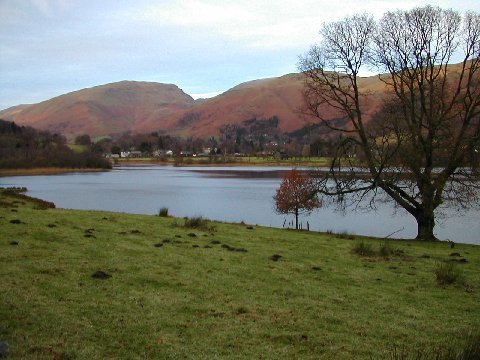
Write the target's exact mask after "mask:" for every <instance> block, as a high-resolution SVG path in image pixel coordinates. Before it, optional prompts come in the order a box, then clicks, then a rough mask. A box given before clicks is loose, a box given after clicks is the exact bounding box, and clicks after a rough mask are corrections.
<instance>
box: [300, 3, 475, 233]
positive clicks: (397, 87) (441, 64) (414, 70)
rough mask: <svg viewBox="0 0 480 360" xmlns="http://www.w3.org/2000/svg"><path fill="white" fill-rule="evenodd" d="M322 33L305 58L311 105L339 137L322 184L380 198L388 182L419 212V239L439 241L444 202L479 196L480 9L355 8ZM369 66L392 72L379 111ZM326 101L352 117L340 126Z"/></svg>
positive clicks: (465, 202)
mask: <svg viewBox="0 0 480 360" xmlns="http://www.w3.org/2000/svg"><path fill="white" fill-rule="evenodd" d="M320 33H321V35H322V41H321V43H320V45H319V46H313V47H312V48H311V49H310V51H309V52H308V53H307V55H306V56H305V57H303V58H301V60H300V64H299V68H300V70H301V71H302V72H303V73H304V74H305V76H306V81H305V93H304V97H305V101H306V107H307V112H308V113H310V114H313V115H314V116H316V117H318V118H319V119H321V120H322V121H323V122H324V123H325V124H326V125H327V126H329V127H330V128H331V129H332V131H335V132H337V133H338V134H339V135H340V136H339V139H340V141H339V144H338V148H337V153H336V156H335V158H334V160H333V162H332V166H331V168H330V171H329V173H328V174H327V175H326V176H324V177H322V178H321V179H320V180H319V181H318V184H317V190H318V191H319V192H320V193H322V194H326V195H336V196H339V197H340V199H345V195H347V194H350V195H351V196H350V197H349V198H350V199H354V200H358V201H359V200H360V199H362V198H364V196H365V195H367V194H368V193H371V194H373V197H372V199H373V200H372V201H373V202H372V203H374V201H375V199H376V195H378V190H379V189H381V190H383V193H386V194H387V195H388V196H389V197H390V198H391V199H393V200H394V201H395V202H396V204H398V205H399V206H401V207H403V208H404V209H405V210H406V211H408V212H409V213H410V214H411V215H413V216H414V217H415V219H416V220H417V224H418V234H417V239H422V240H434V239H435V236H434V233H433V229H434V226H435V210H436V209H437V208H438V206H440V205H441V204H442V203H443V202H445V201H450V202H452V203H454V204H455V205H458V206H470V205H475V204H478V194H479V193H478V189H479V183H478V180H479V174H478V171H477V168H478V167H477V165H478V151H479V145H480V120H479V117H480V116H479V114H480V14H477V13H473V12H468V13H466V14H465V15H464V16H463V18H462V16H460V14H459V13H457V12H455V11H452V10H442V9H440V8H438V7H431V6H426V7H423V8H416V9H413V10H410V11H403V10H401V11H396V12H389V13H386V14H385V15H384V16H383V18H382V19H381V20H380V21H379V22H378V23H377V22H375V21H374V20H373V18H372V17H371V16H369V15H366V14H364V15H356V16H353V17H348V18H345V19H343V20H341V21H338V22H333V23H329V24H324V26H323V28H322V30H321V32H320ZM457 56H461V58H459V59H457V62H458V61H460V63H459V64H452V62H453V60H454V59H455V58H456V57H457ZM365 65H368V66H370V67H371V68H373V69H375V70H377V71H378V72H379V73H382V72H383V74H382V75H379V79H380V80H381V81H382V82H383V84H384V86H385V90H384V91H382V93H381V94H380V93H379V94H376V97H377V99H378V97H382V99H381V100H382V103H383V107H382V109H381V110H380V111H377V112H376V114H375V115H372V114H371V113H369V110H370V109H371V108H369V107H368V105H369V104H368V102H369V101H371V99H372V98H373V97H372V96H373V95H372V94H368V93H366V92H362V91H361V87H360V83H361V81H362V80H361V78H360V76H359V73H360V70H361V69H362V68H363V67H365ZM325 107H330V108H333V109H335V110H336V117H337V120H338V118H340V119H343V120H345V121H346V122H347V126H345V127H338V126H334V125H333V123H332V121H331V120H332V119H331V118H328V117H327V116H325V115H324V113H325V111H324V108H325ZM352 154H354V155H357V156H352Z"/></svg>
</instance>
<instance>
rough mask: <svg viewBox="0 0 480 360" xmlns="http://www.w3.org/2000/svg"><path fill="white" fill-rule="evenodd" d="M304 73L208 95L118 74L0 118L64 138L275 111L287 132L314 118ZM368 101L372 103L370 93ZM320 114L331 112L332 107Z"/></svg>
mask: <svg viewBox="0 0 480 360" xmlns="http://www.w3.org/2000/svg"><path fill="white" fill-rule="evenodd" d="M361 81H362V82H363V85H364V88H365V92H366V93H367V92H372V93H378V91H381V90H379V89H381V82H380V80H379V79H378V76H375V77H369V78H364V80H361ZM303 86H304V77H303V75H302V74H301V73H290V74H286V75H283V76H280V77H271V78H265V79H256V80H251V81H247V82H244V83H241V84H238V85H236V86H234V87H232V88H231V89H229V90H227V91H225V92H223V93H221V94H219V95H217V96H215V97H212V98H208V99H201V100H194V99H193V98H192V97H191V96H190V95H188V94H186V93H185V92H184V91H183V90H182V89H180V88H179V87H178V86H177V85H175V84H163V83H158V82H148V81H131V80H122V81H118V82H114V83H109V84H103V85H97V86H93V87H90V88H85V89H80V90H76V91H72V92H69V93H67V94H62V95H59V96H56V97H54V98H52V99H49V100H45V101H42V102H40V103H38V104H31V105H18V106H14V107H10V108H8V109H5V110H2V111H0V118H4V119H5V120H9V121H15V122H16V123H18V124H20V125H28V126H32V127H35V128H38V129H42V130H48V131H52V132H58V133H61V134H63V135H65V136H67V138H70V139H72V138H74V137H75V136H77V135H81V134H88V135H90V136H92V137H96V136H106V135H108V136H115V135H119V134H122V133H125V132H136V133H148V132H154V131H161V132H165V133H169V134H173V135H179V136H196V137H202V136H203V137H206V136H215V135H218V134H219V132H220V130H221V128H222V127H224V126H226V125H233V126H237V127H242V126H243V124H244V123H245V121H248V120H250V119H253V118H257V119H264V120H265V119H269V118H272V117H274V116H275V117H277V118H278V119H279V122H278V130H279V131H280V132H291V131H295V130H298V129H301V128H303V127H305V126H307V125H310V124H312V123H318V119H316V118H313V117H311V116H308V115H305V113H304V112H303V111H302V107H303V97H302V90H303ZM367 96H370V97H371V98H372V99H371V101H369V103H370V105H369V106H370V107H371V108H372V109H373V110H374V109H375V108H376V103H377V102H378V101H375V96H372V95H367ZM324 115H326V116H327V117H328V116H330V117H332V118H334V117H335V111H334V110H333V109H324Z"/></svg>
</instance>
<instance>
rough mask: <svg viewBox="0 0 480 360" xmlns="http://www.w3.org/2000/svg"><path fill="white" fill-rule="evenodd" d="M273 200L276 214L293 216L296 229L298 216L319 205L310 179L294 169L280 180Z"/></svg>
mask: <svg viewBox="0 0 480 360" xmlns="http://www.w3.org/2000/svg"><path fill="white" fill-rule="evenodd" d="M274 200H275V207H276V210H277V212H278V213H280V214H293V215H295V228H296V229H298V216H299V215H300V214H302V213H309V212H310V211H312V210H313V209H315V208H317V207H318V206H319V205H320V202H319V200H318V198H317V196H316V190H315V186H314V183H313V181H312V178H311V177H309V176H307V175H305V174H301V173H300V172H299V171H298V170H296V169H292V170H291V171H290V172H289V173H288V174H286V175H285V176H284V177H283V178H282V182H281V184H280V187H279V188H278V189H277V192H276V194H275V196H274Z"/></svg>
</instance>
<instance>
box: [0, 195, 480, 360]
mask: <svg viewBox="0 0 480 360" xmlns="http://www.w3.org/2000/svg"><path fill="white" fill-rule="evenodd" d="M0 204H1V206H0V279H1V281H0V341H1V342H6V343H7V344H8V347H9V358H11V359H44V358H46V359H119V358H121V359H139V358H148V359H178V358H188V359H220V358H236V359H259V358H262V359H390V358H392V354H394V353H395V351H397V349H402V351H403V352H404V351H407V353H408V351H409V350H410V349H411V351H412V354H414V353H415V351H417V349H438V348H442V347H446V346H451V344H454V346H455V347H457V348H458V349H459V350H461V348H462V347H463V346H464V345H465V341H466V340H465V339H466V336H467V335H468V334H469V333H471V332H475V331H478V329H479V324H480V271H479V269H480V267H479V265H480V247H478V246H473V245H463V244H456V245H455V249H454V250H455V252H458V253H459V254H460V255H461V257H458V256H456V257H452V256H450V254H451V252H452V249H450V246H449V244H444V243H424V242H414V241H403V242H402V241H393V240H389V246H391V247H392V248H393V249H395V250H396V251H395V252H394V253H393V254H392V253H389V256H388V257H383V256H378V255H373V256H359V255H357V254H355V253H354V251H353V249H354V247H355V245H356V243H357V241H358V239H359V238H360V237H355V239H357V240H351V239H343V238H341V236H336V235H335V234H319V233H309V232H300V231H292V230H281V229H271V228H265V227H253V228H252V227H248V226H246V225H240V224H225V223H212V224H214V225H215V226H214V227H212V228H206V229H205V230H204V229H196V228H188V227H185V226H184V220H182V219H175V218H167V217H158V216H141V215H126V214H116V213H107V212H94V211H72V210H60V209H48V210H38V209H36V205H35V204H31V203H29V202H28V201H26V200H25V199H17V198H15V197H11V196H5V195H0ZM12 221H13V222H12ZM192 234H195V236H193V235H192ZM363 240H364V243H365V244H367V243H368V244H370V246H371V247H372V248H373V249H375V251H377V249H379V248H380V247H381V246H382V244H384V241H383V240H376V239H369V238H364V239H363ZM15 243H16V244H15ZM395 254H397V255H395ZM273 255H280V256H281V258H278V257H275V259H276V260H277V261H274V260H272V259H271V258H272V256H273ZM460 259H467V262H459V261H458V260H460ZM452 260H455V261H457V262H458V266H459V267H461V269H462V279H463V281H462V283H461V284H460V283H456V284H452V285H439V284H438V283H437V280H436V275H435V271H436V269H437V266H438V264H439V263H442V262H449V261H452ZM97 271H103V272H105V273H107V274H108V275H111V277H110V278H107V279H97V278H92V274H94V273H95V272H97ZM404 349H405V350H404Z"/></svg>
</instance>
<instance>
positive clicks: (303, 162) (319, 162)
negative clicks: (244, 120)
mask: <svg viewBox="0 0 480 360" xmlns="http://www.w3.org/2000/svg"><path fill="white" fill-rule="evenodd" d="M330 162H331V159H330V158H325V157H314V156H312V157H292V158H289V159H283V160H282V159H275V158H273V157H272V156H266V157H258V156H245V157H212V158H209V157H184V158H177V159H175V158H173V157H169V158H166V159H165V160H161V159H160V158H120V159H115V164H118V165H125V164H133V163H138V164H142V163H143V164H145V163H158V164H163V165H178V166H330Z"/></svg>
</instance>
